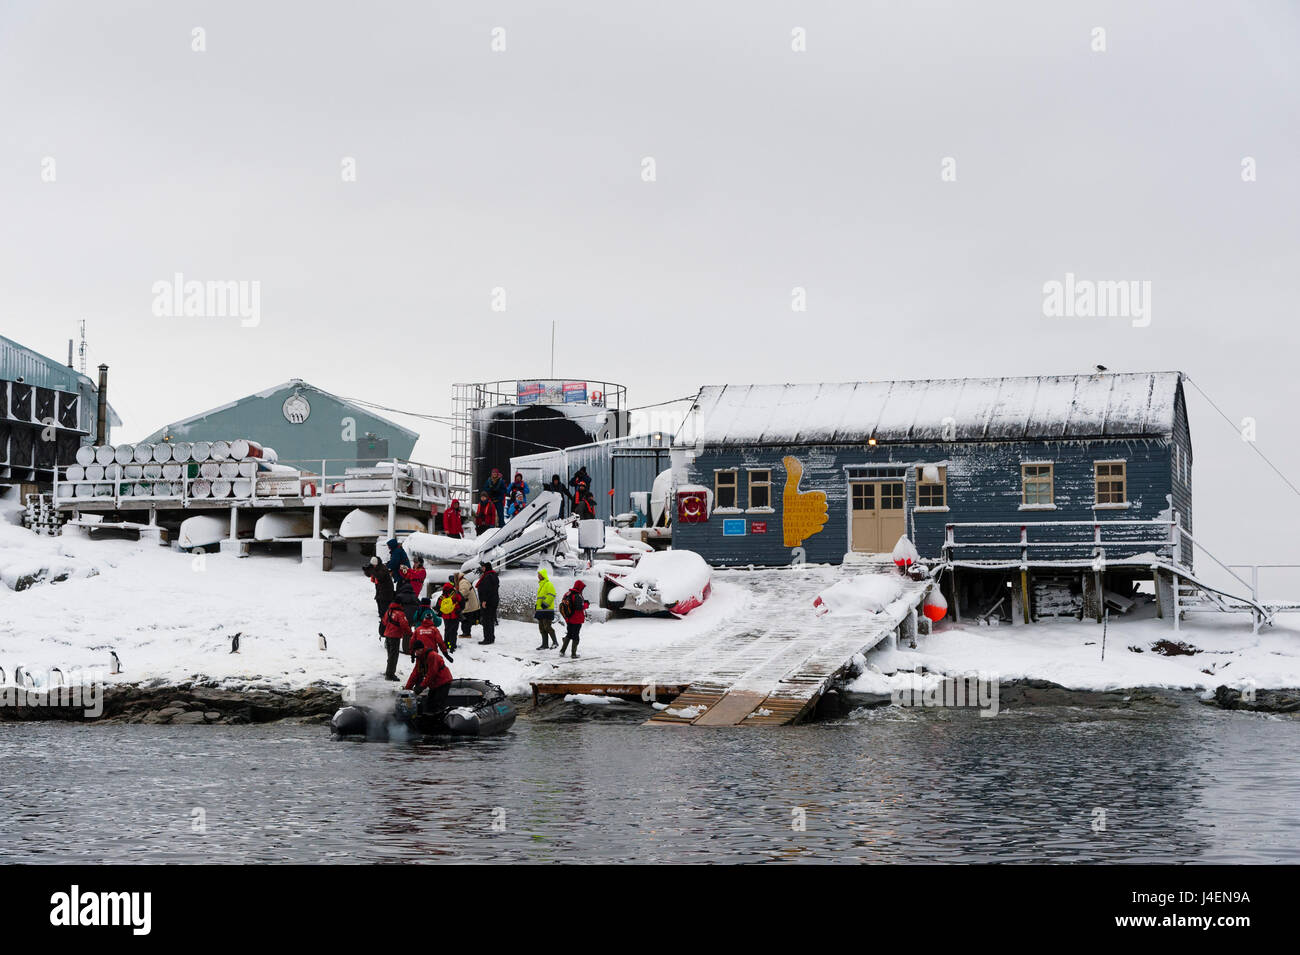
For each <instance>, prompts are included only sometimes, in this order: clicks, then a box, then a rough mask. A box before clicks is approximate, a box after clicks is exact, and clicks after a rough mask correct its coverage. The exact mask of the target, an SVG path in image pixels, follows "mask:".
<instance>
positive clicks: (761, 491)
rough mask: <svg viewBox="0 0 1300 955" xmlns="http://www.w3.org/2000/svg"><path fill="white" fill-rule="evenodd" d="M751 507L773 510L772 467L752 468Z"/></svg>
mask: <svg viewBox="0 0 1300 955" xmlns="http://www.w3.org/2000/svg"><path fill="white" fill-rule="evenodd" d="M749 509H750V510H751V511H770V510H772V471H771V469H770V468H750V470H749Z"/></svg>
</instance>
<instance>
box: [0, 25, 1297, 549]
mask: <svg viewBox="0 0 1300 955" xmlns="http://www.w3.org/2000/svg"><path fill="white" fill-rule="evenodd" d="M1298 11H1300V7H1297V6H1296V5H1294V4H1288V3H1281V2H1274V3H1267V2H1265V3H1252V4H1227V3H1222V2H1215V3H1189V2H1186V0H1178V2H1168V3H1158V2H1151V3H1142V4H1132V3H1089V4H1073V3H1042V2H1023V3H991V4H971V3H956V2H954V3H915V2H909V3H891V4H881V3H874V4H873V3H853V4H848V3H843V2H834V3H810V2H800V3H773V2H755V0H745V2H726V3H702V2H662V0H661V2H658V3H654V4H632V3H612V2H608V0H606V2H599V3H583V2H579V0H565V2H563V3H553V4H552V3H539V2H535V0H533V2H521V3H484V2H456V3H453V2H437V3H414V2H411V3H391V2H389V3H385V2H368V3H365V4H356V3H339V2H313V3H306V2H302V3H282V2H277V3H269V2H228V0H226V2H220V3H217V2H212V3H188V2H153V3H136V2H120V0H119V2H100V0H95V2H89V0H85V2H60V3H57V4H56V3H36V2H24V0H7V2H5V3H4V4H3V5H0V142H2V143H3V148H0V330H2V331H3V332H4V334H6V335H9V336H10V337H12V338H15V339H17V340H18V341H20V342H23V343H24V344H26V345H29V346H31V347H34V348H36V349H38V350H40V351H43V352H45V353H47V354H49V355H52V356H55V357H57V358H62V357H64V356H65V355H66V349H67V339H68V338H69V337H72V336H73V335H75V334H76V328H77V323H78V321H79V320H80V319H82V318H85V319H86V320H87V323H88V327H89V336H90V347H91V353H90V358H91V364H92V368H93V366H94V365H95V364H98V363H99V362H101V361H102V362H107V363H108V364H109V365H110V366H111V368H112V372H111V375H112V386H111V389H110V392H111V396H112V401H113V404H114V406H115V407H116V409H117V410H118V412H119V413H120V414H121V416H122V417H123V419H124V420H125V426H124V428H123V429H122V430H121V432H119V434H120V435H121V436H122V437H124V438H126V439H133V438H138V437H141V436H143V435H145V434H147V433H148V432H150V431H152V430H154V429H156V428H158V427H160V426H161V425H162V424H164V423H166V422H168V421H171V420H175V419H178V418H182V417H185V416H187V415H189V414H192V413H195V412H198V411H202V410H204V409H206V408H208V407H210V406H213V405H216V404H220V403H222V402H225V401H228V400H231V399H233V398H236V397H238V396H240V395H243V394H246V393H248V392H251V391H254V390H258V389H262V388H265V387H268V386H270V385H273V384H275V383H278V382H281V381H284V380H286V379H288V378H291V377H301V378H304V379H306V380H308V381H310V382H312V383H313V384H316V385H318V386H320V387H323V388H325V389H327V390H330V391H334V392H336V393H338V394H343V395H348V396H358V397H363V398H366V399H368V400H371V401H376V402H380V403H382V404H386V405H391V406H394V407H400V408H409V409H411V410H414V411H419V412H424V413H431V414H446V413H448V412H449V411H450V385H451V383H452V382H453V381H456V380H469V381H473V380H483V379H493V378H514V377H532V376H540V375H546V374H547V373H548V369H549V362H550V356H549V339H550V326H551V322H552V321H553V320H554V321H557V322H558V336H559V347H558V357H557V362H556V372H557V374H558V375H560V376H565V377H573V378H580V379H581V378H598V377H603V378H608V379H613V380H616V381H621V382H623V383H625V384H626V385H627V386H628V389H629V398H630V401H631V404H633V405H643V404H650V403H653V402H658V401H662V400H664V399H668V398H674V397H677V396H679V395H683V394H688V393H693V392H694V391H695V390H696V388H697V387H698V386H699V385H700V384H702V383H714V382H749V381H772V382H780V381H837V380H857V379H866V378H908V377H912V378H915V377H946V376H968V375H1001V374H1038V373H1071V372H1083V371H1089V370H1091V369H1092V367H1093V365H1094V364H1096V363H1098V362H1101V363H1104V364H1106V365H1108V366H1109V367H1110V368H1112V369H1115V370H1152V369H1180V370H1183V371H1185V372H1187V373H1188V374H1189V375H1191V376H1192V378H1194V379H1195V380H1196V381H1197V382H1198V383H1199V384H1200V385H1201V386H1202V387H1203V388H1205V389H1206V391H1207V392H1208V393H1209V394H1210V395H1211V396H1212V397H1214V399H1215V400H1216V401H1218V402H1219V403H1220V405H1221V406H1222V407H1223V408H1224V409H1225V411H1227V412H1228V414H1229V415H1230V416H1232V417H1233V418H1234V420H1239V419H1240V418H1242V417H1244V416H1247V415H1250V416H1253V417H1255V418H1256V419H1257V421H1258V428H1259V431H1258V435H1259V446H1260V448H1261V449H1263V450H1264V451H1265V452H1266V453H1268V454H1269V455H1270V456H1271V457H1273V458H1274V459H1275V460H1276V461H1277V462H1278V464H1279V466H1281V467H1282V468H1283V470H1284V471H1286V472H1287V473H1288V474H1289V475H1297V474H1300V450H1298V449H1297V447H1296V437H1297V429H1296V426H1295V420H1294V415H1293V409H1294V408H1295V405H1296V400H1297V397H1298V396H1300V385H1298V384H1297V377H1298V374H1297V369H1296V367H1295V348H1294V347H1293V342H1294V341H1295V339H1296V338H1297V335H1296V332H1295V328H1296V325H1295V322H1296V312H1295V304H1296V302H1297V300H1298V297H1300V296H1298V294H1297V293H1298V292H1300V269H1298V268H1297V265H1298V264H1300V216H1298V215H1297V213H1300V176H1298V173H1300V123H1297V115H1298V113H1300V110H1297V105H1298V103H1297V99H1298V98H1300V82H1298V80H1300V77H1298V76H1297V72H1298V64H1300V12H1298ZM497 27H500V28H503V29H504V31H505V32H504V38H505V45H506V49H505V51H504V52H494V51H493V49H492V42H493V30H494V28H497ZM1098 27H1101V28H1103V29H1104V31H1105V35H1104V42H1105V50H1104V52H1098V51H1096V50H1094V47H1095V46H1096V45H1097V40H1098V34H1096V33H1095V29H1096V28H1098ZM195 28H201V29H202V30H203V39H204V43H205V45H206V49H205V50H204V51H203V52H195V51H194V49H193V45H194V42H195V40H194V32H193V31H194V30H195ZM796 28H801V29H802V30H804V31H806V50H805V51H802V52H799V51H795V50H793V49H792V31H794V30H795V29H796ZM345 157H352V158H354V159H355V162H356V181H352V182H347V181H344V178H343V175H342V164H343V161H344V159H345ZM646 157H652V158H653V159H654V162H655V174H656V179H655V181H653V182H647V181H644V179H643V160H644V159H645V158H646ZM946 157H951V158H952V159H953V160H955V170H956V181H944V180H943V178H942V177H941V172H942V169H943V166H942V164H943V162H944V160H945V158H946ZM1246 157H1251V158H1252V159H1253V160H1254V162H1255V165H1256V170H1257V180H1256V181H1253V182H1245V181H1243V177H1242V168H1243V167H1242V163H1243V159H1244V158H1246ZM50 158H52V159H53V160H54V165H53V170H54V174H55V175H54V181H53V182H49V181H43V178H42V173H43V172H47V175H48V170H49V164H48V162H47V160H48V159H50ZM176 272H180V273H183V274H184V275H185V277H186V278H187V279H198V280H218V281H227V280H237V281H248V282H252V281H257V282H260V283H261V314H260V323H259V324H258V325H257V326H256V327H243V326H242V325H241V323H240V321H239V320H238V319H237V318H183V317H157V316H155V315H154V314H153V313H152V311H151V306H152V304H153V293H152V286H153V283H155V282H157V281H159V280H169V279H170V278H171V277H172V275H173V274H174V273H176ZM1067 272H1072V273H1075V275H1076V276H1078V277H1079V278H1081V279H1089V280H1132V281H1138V282H1150V283H1151V289H1152V292H1151V303H1150V305H1151V312H1150V324H1149V325H1147V326H1146V327H1134V324H1133V321H1131V320H1129V319H1127V318H1105V319H1103V318H1049V317H1045V316H1044V314H1043V285H1044V283H1045V282H1049V281H1052V280H1063V279H1064V276H1065V274H1066V273H1067ZM496 287H502V288H504V289H505V290H506V311H505V312H494V311H493V310H492V292H493V289H494V288H496ZM795 287H801V288H804V289H806V295H807V311H806V312H794V311H792V309H791V295H792V289H794V288H795ZM1189 401H1190V410H1191V416H1192V433H1193V439H1194V443H1195V448H1196V455H1197V457H1196V472H1195V479H1196V499H1197V504H1196V510H1197V514H1196V518H1197V527H1198V531H1199V532H1201V533H1203V534H1204V535H1205V537H1206V538H1207V543H1210V544H1211V547H1212V549H1215V550H1221V551H1223V552H1224V554H1225V556H1227V557H1230V558H1240V559H1245V558H1247V557H1250V558H1252V559H1262V558H1266V557H1273V558H1283V557H1291V558H1300V548H1297V547H1293V546H1291V545H1292V544H1293V543H1294V541H1293V540H1283V539H1281V538H1280V535H1279V534H1278V533H1277V531H1278V530H1279V529H1285V530H1286V531H1287V532H1288V533H1290V532H1293V531H1294V529H1295V527H1296V525H1297V520H1298V519H1300V499H1298V498H1297V496H1296V495H1295V494H1293V493H1292V491H1290V490H1289V489H1288V488H1287V487H1286V485H1285V484H1284V483H1283V482H1282V481H1281V480H1280V479H1278V478H1277V477H1276V476H1275V475H1273V474H1271V473H1270V472H1268V471H1267V470H1266V469H1265V467H1264V466H1263V465H1262V463H1261V462H1260V461H1259V460H1258V459H1257V458H1256V457H1255V456H1254V455H1253V454H1252V453H1251V452H1250V450H1249V448H1248V447H1247V446H1246V445H1245V444H1244V443H1243V442H1242V441H1240V440H1239V439H1237V438H1236V437H1235V436H1234V433H1233V432H1232V430H1231V429H1230V428H1229V426H1228V425H1227V424H1226V423H1224V422H1223V421H1222V420H1221V419H1216V418H1214V417H1212V415H1213V412H1212V411H1210V409H1209V407H1208V406H1207V405H1206V404H1205V402H1204V401H1203V400H1202V399H1201V398H1200V396H1199V395H1197V394H1195V393H1194V392H1192V393H1191V394H1190V395H1189ZM402 420H403V423H406V424H412V425H414V426H415V427H416V428H417V430H420V431H421V432H422V433H423V434H424V438H423V439H422V441H421V443H420V445H419V447H418V448H417V457H419V458H420V459H422V460H426V461H432V462H440V461H444V460H445V459H446V457H447V454H448V451H447V446H448V444H447V429H446V428H445V427H443V426H441V425H438V424H432V423H420V422H412V421H410V420H407V419H402ZM1293 480H1296V478H1295V477H1293ZM1297 483H1300V481H1297ZM1279 522H1280V523H1281V525H1282V528H1279V527H1278V525H1279ZM1198 536H1199V535H1198ZM1217 542H1222V545H1221V546H1220V547H1218V548H1215V547H1214V543H1217Z"/></svg>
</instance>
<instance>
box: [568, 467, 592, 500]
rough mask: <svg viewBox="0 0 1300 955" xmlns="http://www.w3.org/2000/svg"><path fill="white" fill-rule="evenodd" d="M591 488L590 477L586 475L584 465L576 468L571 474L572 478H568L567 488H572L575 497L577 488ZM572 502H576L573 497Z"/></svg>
mask: <svg viewBox="0 0 1300 955" xmlns="http://www.w3.org/2000/svg"><path fill="white" fill-rule="evenodd" d="M580 486H581V487H591V475H590V474H588V473H587V467H586V465H583V466H582V467H580V468H578V470H576V471H574V472H573V477H571V478H569V487H571V488H573V491H574V494H575V495H576V494H577V492H578V488H579V487H580ZM574 500H577V498H576V497H575V498H574Z"/></svg>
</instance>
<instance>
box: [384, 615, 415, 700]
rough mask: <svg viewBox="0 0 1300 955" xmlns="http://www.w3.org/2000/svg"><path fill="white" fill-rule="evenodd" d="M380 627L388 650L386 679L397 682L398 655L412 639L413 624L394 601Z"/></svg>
mask: <svg viewBox="0 0 1300 955" xmlns="http://www.w3.org/2000/svg"><path fill="white" fill-rule="evenodd" d="M379 625H380V627H382V628H383V630H382V632H383V635H384V643H385V645H386V646H387V648H388V669H387V670H385V671H384V679H385V680H396V679H397V654H398V652H399V651H400V650H401V648H402V641H403V640H409V639H410V638H411V622H410V621H409V620H407V619H406V611H405V610H403V609H402V605H401V604H399V603H398V602H397V601H396V600H394V601H393V602H392V603H391V604H389V605H388V610H387V611H385V612H384V616H383V619H382V620H380V621H379Z"/></svg>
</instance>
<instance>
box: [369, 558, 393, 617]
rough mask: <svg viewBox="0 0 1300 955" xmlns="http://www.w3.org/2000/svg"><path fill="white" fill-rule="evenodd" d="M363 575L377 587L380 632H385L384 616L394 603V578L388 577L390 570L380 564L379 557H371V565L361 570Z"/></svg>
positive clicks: (376, 604)
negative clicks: (389, 606)
mask: <svg viewBox="0 0 1300 955" xmlns="http://www.w3.org/2000/svg"><path fill="white" fill-rule="evenodd" d="M361 571H362V573H364V574H365V575H366V576H367V577H369V578H370V582H371V583H373V584H374V585H375V607H376V608H378V610H379V632H380V633H383V632H384V623H383V620H384V614H385V613H387V612H388V605H389V604H391V603H392V602H393V593H394V592H393V578H392V577H389V576H388V568H387V567H385V566H384V565H383V564H381V563H380V562H379V558H378V557H371V558H370V563H368V564H366V565H365V566H364V567H362V568H361Z"/></svg>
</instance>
